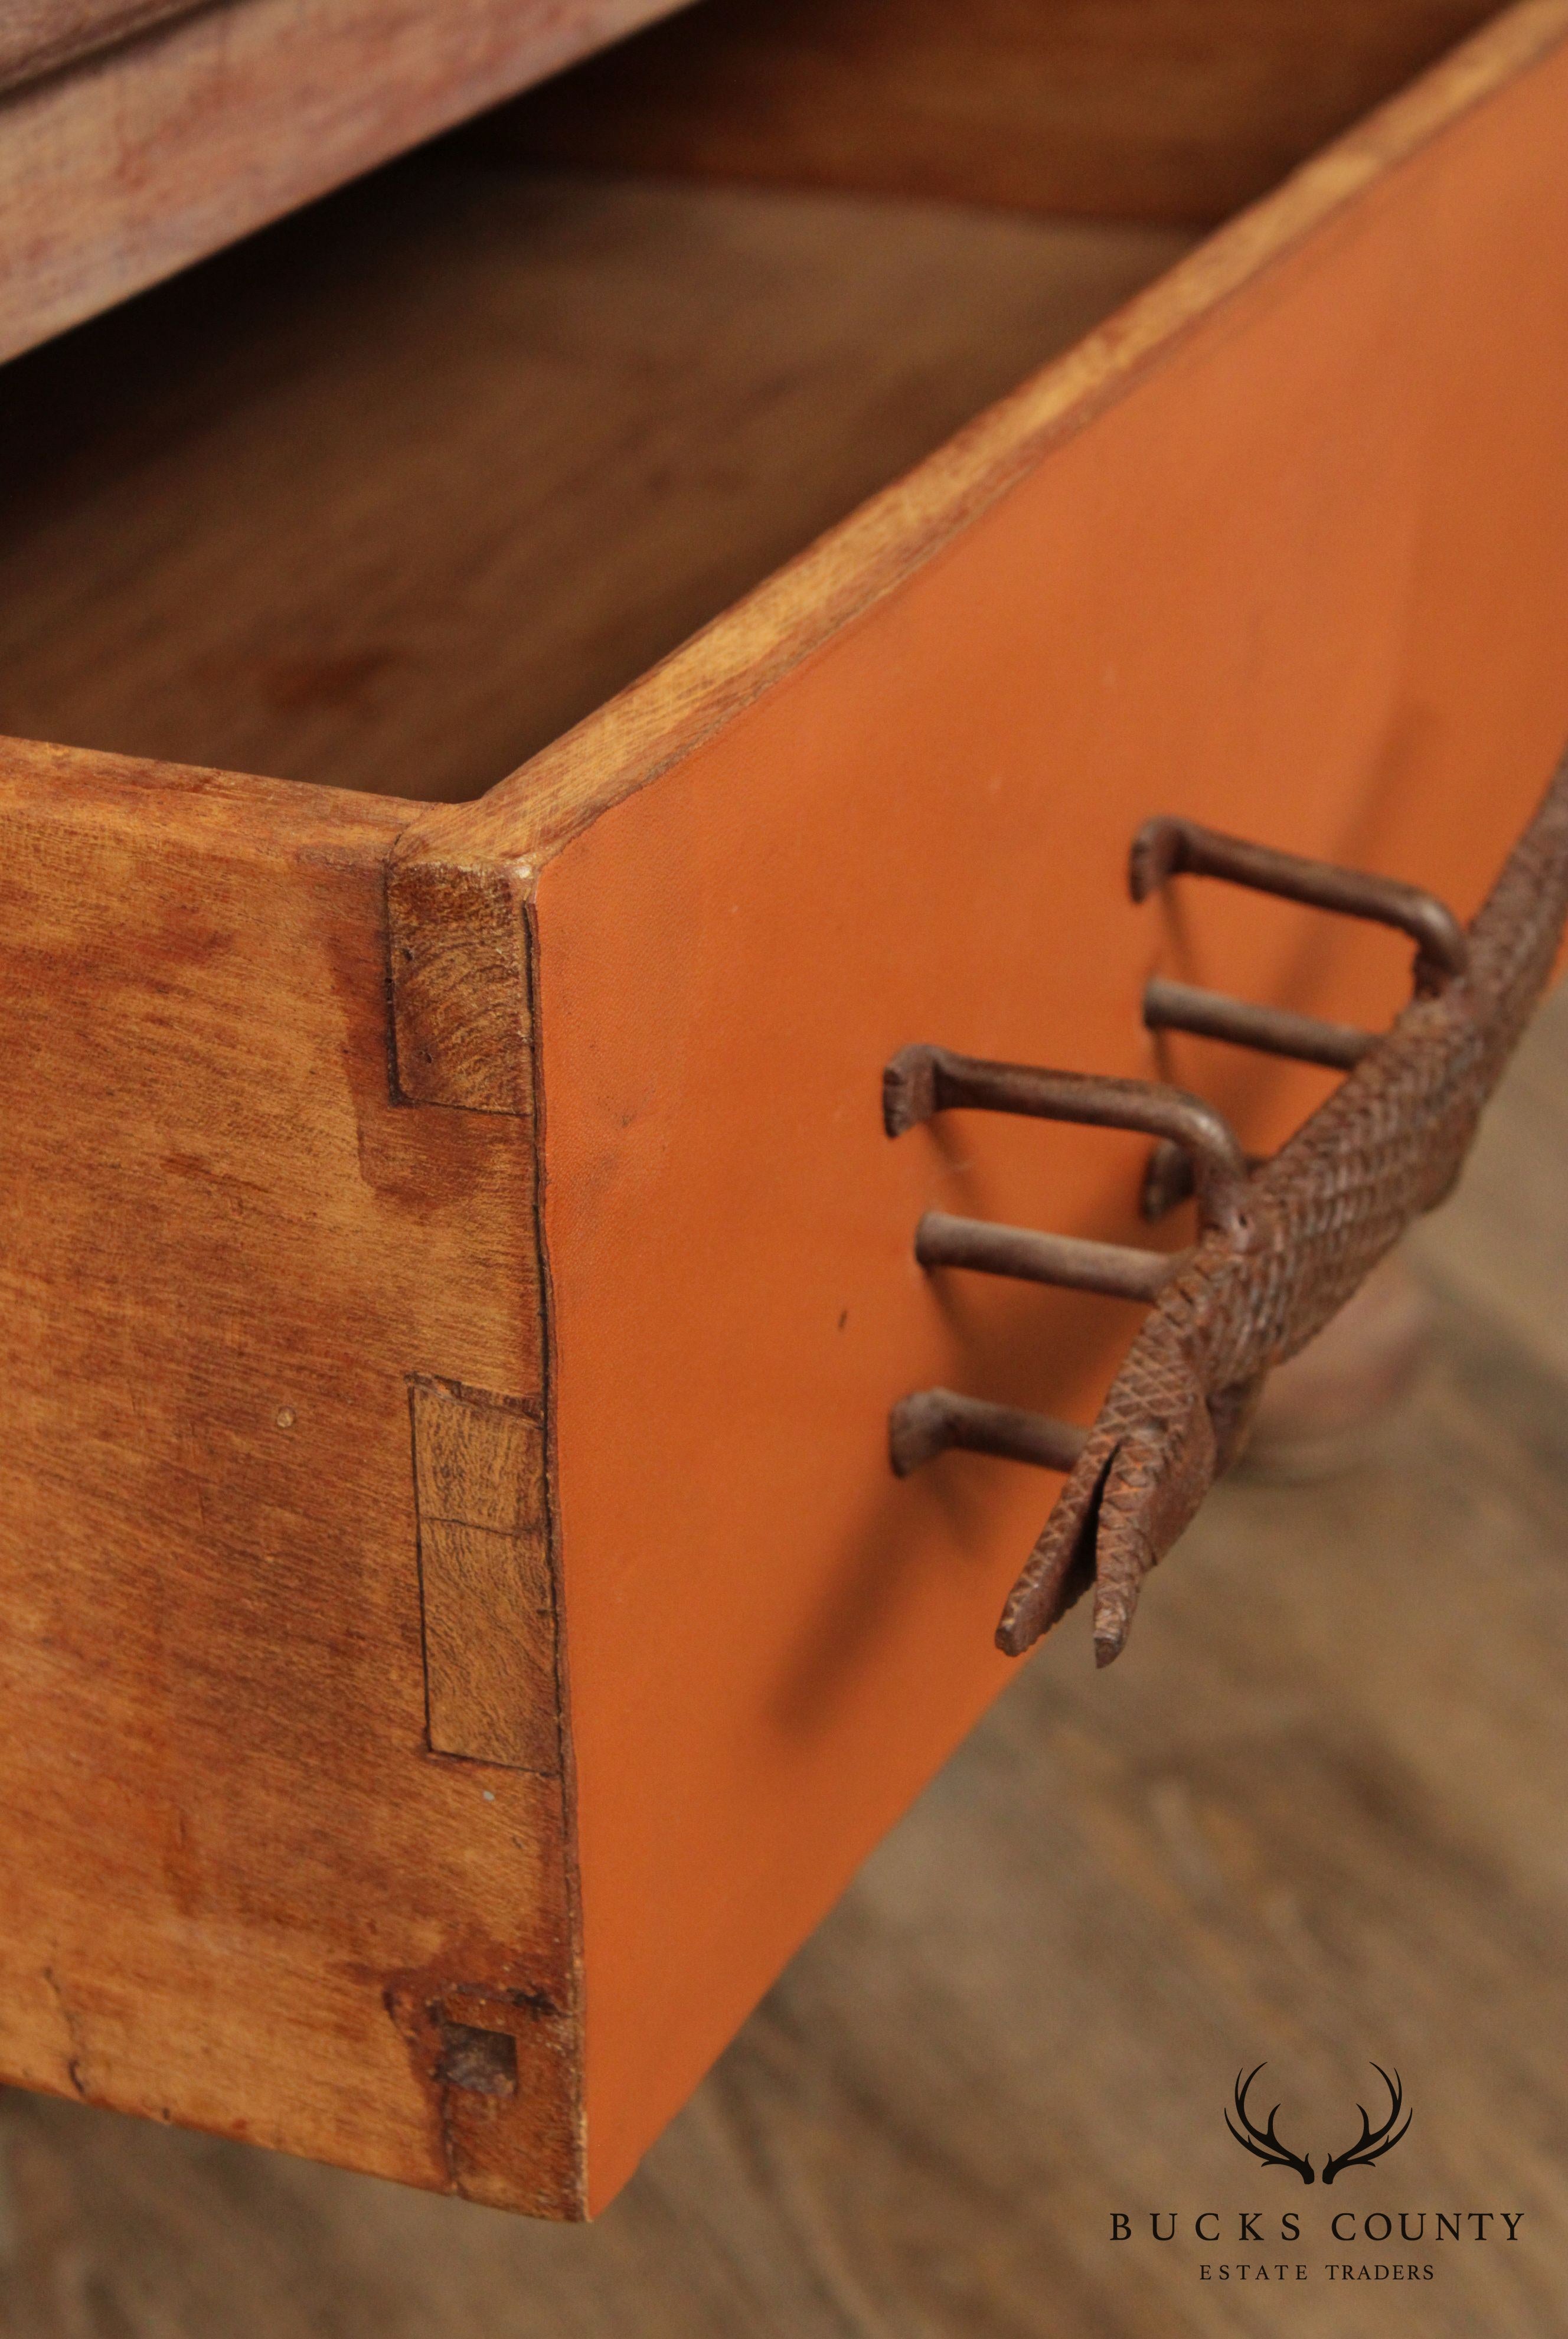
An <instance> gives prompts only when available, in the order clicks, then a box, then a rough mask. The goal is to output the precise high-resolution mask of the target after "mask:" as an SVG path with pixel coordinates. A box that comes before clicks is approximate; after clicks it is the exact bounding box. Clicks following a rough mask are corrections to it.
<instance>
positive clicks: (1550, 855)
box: [997, 758, 1568, 1664]
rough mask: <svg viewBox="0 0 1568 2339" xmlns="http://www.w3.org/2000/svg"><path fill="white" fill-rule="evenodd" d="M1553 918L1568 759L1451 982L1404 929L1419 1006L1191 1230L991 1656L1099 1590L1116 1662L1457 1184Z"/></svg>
mask: <svg viewBox="0 0 1568 2339" xmlns="http://www.w3.org/2000/svg"><path fill="white" fill-rule="evenodd" d="M1173 825H1174V824H1173ZM1175 865H1178V866H1179V865H1182V864H1175ZM1185 865H1187V866H1188V867H1191V866H1193V864H1191V863H1188V864H1185ZM1213 873H1215V874H1225V875H1228V876H1233V877H1237V876H1241V873H1240V872H1239V871H1233V870H1229V869H1227V870H1224V871H1223V872H1222V871H1220V870H1218V869H1216V870H1215V871H1214V872H1213ZM1241 882H1243V883H1245V882H1247V879H1246V878H1245V877H1244V876H1242V877H1241ZM1271 890H1277V888H1274V889H1271ZM1325 906H1327V904H1325ZM1334 906H1341V905H1340V904H1335V905H1334ZM1346 906H1348V905H1346ZM1565 917H1568V758H1565V759H1564V761H1563V764H1562V765H1560V766H1559V767H1558V770H1557V773H1556V775H1555V776H1554V778H1553V782H1552V784H1551V785H1550V786H1549V787H1548V789H1547V791H1546V794H1545V796H1544V797H1543V801H1542V803H1541V804H1540V806H1539V807H1538V809H1537V811H1536V813H1535V814H1534V816H1533V819H1532V821H1531V823H1530V824H1529V826H1528V827H1527V828H1526V830H1525V831H1524V835H1523V836H1522V837H1521V839H1520V841H1519V843H1518V844H1516V845H1515V847H1514V851H1513V853H1512V854H1510V855H1509V858H1508V860H1507V862H1506V864H1504V869H1503V872H1502V874H1501V876H1500V877H1499V878H1498V880H1497V883H1496V884H1495V885H1494V888H1493V890H1492V893H1491V894H1490V896H1489V897H1488V899H1487V901H1486V902H1485V903H1484V906H1483V908H1482V909H1481V910H1480V912H1479V913H1477V915H1476V917H1475V919H1474V923H1473V924H1472V925H1471V927H1470V929H1469V936H1468V942H1469V947H1468V950H1467V952H1464V957H1463V962H1462V964H1461V966H1460V968H1459V969H1458V970H1457V971H1455V972H1453V973H1452V979H1450V980H1448V981H1446V982H1445V984H1444V987H1443V988H1442V989H1441V991H1439V992H1437V993H1436V995H1431V991H1430V988H1429V986H1430V982H1431V980H1432V977H1433V976H1434V975H1437V976H1438V977H1439V979H1441V972H1447V968H1444V967H1442V966H1441V960H1442V959H1446V960H1447V961H1448V964H1449V966H1452V964H1453V961H1454V958H1455V956H1456V955H1457V954H1456V953H1455V952H1450V951H1441V952H1440V951H1439V950H1434V948H1433V944H1434V942H1436V943H1438V944H1439V945H1441V944H1442V943H1444V942H1445V940H1446V937H1443V936H1434V935H1433V934H1431V933H1425V932H1421V931H1419V929H1418V928H1417V927H1416V925H1415V922H1414V921H1413V922H1412V928H1411V930H1412V931H1413V932H1415V933H1417V934H1418V939H1419V940H1420V941H1421V942H1422V943H1424V944H1425V951H1424V953H1423V960H1424V961H1425V963H1424V962H1418V971H1417V988H1418V994H1420V993H1425V995H1417V997H1416V998H1415V999H1414V1000H1413V1002H1411V1004H1410V1005H1409V1006H1408V1007H1406V1008H1405V1010H1404V1012H1403V1013H1402V1014H1401V1015H1400V1016H1399V1017H1398V1018H1397V1019H1396V1021H1395V1023H1394V1024H1393V1026H1392V1027H1391V1029H1390V1030H1389V1031H1387V1032H1386V1034H1384V1035H1383V1036H1382V1037H1381V1038H1380V1039H1379V1040H1377V1041H1376V1043H1375V1044H1374V1045H1373V1046H1372V1047H1371V1048H1370V1049H1369V1050H1368V1051H1367V1053H1366V1055H1365V1056H1364V1057H1363V1059H1362V1061H1360V1062H1359V1063H1358V1064H1357V1065H1356V1068H1355V1070H1354V1071H1351V1072H1350V1073H1349V1074H1348V1076H1347V1077H1346V1080H1345V1081H1344V1082H1343V1084H1342V1085H1341V1086H1340V1087H1339V1088H1338V1089H1336V1091H1335V1092H1334V1094H1333V1095H1332V1096H1331V1097H1330V1098H1329V1099H1328V1100H1327V1101H1326V1103H1325V1104H1323V1105H1322V1106H1321V1107H1320V1108H1319V1109H1318V1110H1317V1112H1315V1113H1314V1114H1313V1115H1312V1116H1311V1118H1310V1119H1309V1120H1307V1121H1305V1122H1304V1123H1303V1125H1302V1127H1301V1128H1300V1129H1299V1130H1297V1132H1296V1134H1295V1135H1294V1136H1293V1137H1291V1138H1290V1139H1289V1140H1287V1143H1286V1144H1285V1145H1284V1146H1283V1147H1282V1148H1281V1149H1280V1150H1279V1152H1278V1153H1277V1154H1276V1155H1275V1156H1274V1157H1273V1158H1272V1160H1268V1161H1267V1162H1264V1163H1262V1164H1260V1165H1259V1166H1257V1168H1255V1169H1252V1170H1251V1171H1250V1172H1249V1174H1248V1176H1247V1182H1246V1185H1245V1188H1244V1191H1243V1196H1242V1201H1241V1207H1240V1209H1238V1211H1237V1212H1236V1213H1235V1215H1234V1217H1233V1218H1232V1219H1230V1221H1229V1222H1228V1223H1227V1224H1224V1225H1217V1226H1211V1227H1210V1228H1209V1229H1208V1231H1207V1232H1205V1233H1204V1234H1203V1235H1202V1236H1201V1238H1200V1239H1199V1241H1198V1245H1197V1247H1196V1248H1195V1249H1194V1250H1193V1251H1192V1252H1191V1253H1190V1255H1189V1257H1188V1263H1187V1264H1186V1266H1185V1267H1184V1268H1183V1269H1182V1271H1181V1272H1180V1273H1179V1275H1178V1276H1176V1277H1175V1278H1173V1279H1172V1280H1171V1281H1170V1282H1169V1284H1168V1285H1167V1286H1166V1288H1165V1289H1164V1290H1163V1291H1162V1293H1161V1294H1160V1296H1159V1299H1158V1301H1157V1302H1156V1303H1155V1305H1154V1307H1153V1308H1152V1309H1151V1311H1150V1313H1149V1318H1148V1319H1147V1321H1146V1322H1145V1324H1144V1327H1143V1329H1142V1330H1141V1332H1140V1333H1139V1337H1138V1338H1137V1340H1136V1341H1135V1342H1134V1344H1133V1347H1132V1348H1131V1351H1130V1352H1129V1356H1128V1357H1127V1360H1126V1362H1125V1364H1124V1365H1123V1366H1122V1367H1121V1370H1120V1371H1119V1374H1118V1375H1117V1377H1116V1379H1115V1381H1114V1382H1113V1383H1112V1385H1111V1387H1110V1391H1109V1395H1108V1396H1107V1397H1106V1400H1105V1403H1104V1405H1103V1406H1101V1408H1100V1414H1099V1416H1098V1418H1097V1419H1096V1421H1095V1423H1094V1425H1093V1426H1092V1428H1091V1429H1090V1433H1089V1436H1088V1438H1087V1440H1086V1442H1085V1445H1084V1449H1083V1452H1082V1454H1081V1456H1080V1458H1079V1460H1078V1462H1077V1463H1076V1464H1075V1466H1074V1467H1073V1469H1072V1472H1071V1475H1070V1476H1069V1478H1068V1480H1067V1483H1066V1485H1064V1486H1063V1487H1062V1489H1061V1492H1060V1495H1059V1496H1058V1498H1057V1501H1056V1505H1055V1507H1054V1508H1053V1510H1052V1512H1051V1514H1050V1518H1049V1519H1048V1520H1047V1522H1046V1525H1045V1528H1044V1531H1043V1532H1042V1534H1041V1535H1040V1540H1039V1542H1038V1543H1037V1544H1036V1545H1035V1547H1034V1550H1033V1552H1032V1554H1031V1557H1030V1560H1029V1564H1028V1565H1027V1566H1026V1567H1025V1569H1024V1571H1023V1574H1021V1576H1020V1578H1019V1580H1018V1583H1017V1584H1016V1585H1015V1586H1014V1587H1013V1590H1012V1593H1011V1595H1010V1597H1009V1599H1008V1602H1007V1605H1006V1607H1005V1609H1004V1610H1003V1612H1002V1617H1001V1624H1000V1626H999V1628H998V1632H997V1640H998V1643H999V1645H1000V1646H1001V1648H1002V1649H1004V1650H1006V1651H1007V1652H1008V1653H1010V1654H1012V1655H1015V1656H1016V1655H1019V1654H1021V1653H1022V1652H1023V1651H1024V1650H1025V1649H1027V1648H1028V1647H1029V1646H1030V1644H1031V1643H1032V1642H1033V1641H1035V1640H1037V1639H1038V1638H1039V1636H1040V1633H1043V1632H1045V1631H1047V1630H1048V1629H1049V1628H1050V1625H1052V1624H1053V1623H1056V1621H1057V1619H1058V1618H1059V1617H1060V1616H1061V1615H1062V1614H1064V1613H1065V1612H1066V1610H1067V1609H1068V1608H1070V1606H1071V1605H1072V1604H1073V1603H1074V1601H1076V1600H1077V1599H1078V1598H1079V1597H1080V1595H1081V1594H1083V1593H1084V1592H1086V1591H1088V1590H1089V1589H1090V1586H1091V1585H1092V1587H1093V1591H1094V1641H1095V1653H1096V1656H1097V1658H1098V1660H1099V1662H1100V1663H1101V1664H1106V1663H1109V1661H1110V1660H1111V1659H1112V1658H1113V1657H1115V1656H1116V1655H1117V1654H1118V1653H1119V1651H1120V1649H1121V1648H1122V1646H1123V1644H1124V1643H1125V1641H1126V1639H1127V1634H1128V1630H1129V1626H1130V1624H1131V1622H1132V1615H1133V1611H1134V1609H1135V1607H1136V1605H1137V1603H1138V1596H1139V1588H1140V1586H1141V1584H1142V1582H1143V1579H1144V1577H1145V1576H1146V1575H1147V1574H1148V1573H1149V1569H1150V1568H1151V1567H1153V1566H1154V1565H1156V1564H1157V1563H1158V1562H1159V1560H1160V1559H1162V1558H1163V1557H1164V1555H1165V1554H1166V1553H1167V1552H1168V1551H1169V1548H1170V1546H1171V1545H1172V1544H1173V1543H1174V1542H1175V1541H1176V1539H1177V1537H1178V1535H1180V1534H1181V1532H1182V1530H1183V1528H1184V1527H1186V1525H1188V1521H1189V1520H1190V1519H1191V1518H1192V1515H1193V1514H1194V1512H1195V1511H1196V1510H1197V1509H1198V1505H1199V1503H1200V1502H1201V1501H1202V1499H1203V1496H1204V1495H1205V1494H1206V1493H1207V1492H1208V1488H1209V1486H1210V1485H1212V1484H1213V1482H1214V1480H1215V1479H1216V1478H1217V1477H1218V1475H1219V1474H1220V1473H1221V1472H1222V1471H1223V1470H1224V1469H1226V1468H1227V1467H1228V1465H1229V1464H1230V1463H1231V1462H1233V1461H1234V1460H1235V1459H1236V1457H1237V1456H1238V1453H1239V1452H1240V1450H1241V1447H1242V1445H1243V1443H1244V1441H1245V1438H1246V1436H1247V1427H1248V1425H1249V1422H1250V1418H1251V1415H1252V1411H1253V1408H1254V1406H1256V1404H1257V1398H1258V1396H1259V1394H1260V1392H1261V1390H1262V1387H1263V1383H1264V1380H1265V1377H1267V1373H1268V1372H1269V1370H1270V1369H1271V1367H1274V1366H1276V1365H1278V1364H1283V1363H1284V1362H1285V1360H1286V1359H1287V1357H1292V1356H1294V1355H1295V1354H1296V1353H1297V1350H1298V1349H1300V1348H1302V1347H1305V1346H1306V1344H1307V1341H1308V1340H1310V1339H1311V1338H1312V1337H1313V1336H1314V1334H1315V1333H1317V1332H1319V1331H1321V1330H1322V1328H1323V1327H1324V1325H1325V1324H1326V1323H1327V1321H1328V1320H1329V1318H1330V1317H1332V1316H1333V1315H1334V1314H1335V1313H1336V1311H1337V1310H1338V1309H1339V1308H1342V1307H1343V1306H1344V1304H1345V1302H1346V1300H1347V1299H1348V1298H1350V1296H1351V1294H1352V1292H1354V1291H1355V1290H1356V1288H1357V1286H1358V1285H1359V1284H1360V1283H1361V1281H1362V1280H1363V1278H1365V1277H1366V1274H1367V1273H1368V1272H1369V1270H1370V1269H1371V1268H1373V1267H1375V1266H1376V1263H1377V1261H1378V1260H1379V1259H1380V1258H1383V1256H1384V1255H1385V1253H1386V1252H1387V1251H1388V1250H1390V1249H1391V1248H1393V1246H1394V1244H1395V1242H1396V1241H1397V1240H1398V1239H1399V1237H1400V1235H1401V1234H1402V1233H1403V1232H1404V1231H1405V1228H1406V1227H1407V1226H1408V1225H1409V1224H1410V1223H1411V1221H1412V1220H1413V1219H1415V1218H1417V1217H1419V1216H1420V1214H1421V1213H1422V1212H1423V1211H1425V1210H1430V1209H1433V1208H1434V1207H1435V1205H1436V1204H1437V1203H1439V1202H1441V1201H1442V1200H1443V1199H1445V1196H1446V1195H1447V1193H1448V1192H1449V1190H1450V1189H1451V1188H1452V1187H1453V1185H1454V1182H1455V1179H1456V1178H1457V1176H1458V1174H1459V1170H1460V1168H1461V1166H1462V1164H1463V1162H1464V1156H1465V1153H1466V1152H1467V1151H1468V1150H1469V1146H1470V1142H1471V1140H1472V1139H1473V1137H1474V1133H1475V1128H1476V1124H1477V1122H1478V1120H1479V1119H1480V1115H1481V1110H1482V1108H1483V1106H1484V1103H1485V1101H1486V1100H1487V1098H1488V1097H1489V1096H1490V1094H1491V1093H1492V1091H1493V1089H1494V1087H1495V1085H1496V1083H1497V1081H1498V1078H1499V1076H1500V1075H1501V1073H1502V1071H1503V1068H1504V1065H1505V1063H1506V1062H1507V1061H1508V1058H1509V1056H1510V1054H1511V1053H1512V1052H1513V1050H1514V1045H1515V1043H1516V1041H1518V1039H1519V1037H1520V1035H1521V1033H1522V1032H1523V1031H1524V1027H1525V1024H1526V1023H1527V1022H1528V1021H1529V1018H1530V1014H1531V1012H1532V1010H1533V1007H1534V1006H1535V1003H1536V1002H1537V1000H1538V999H1539V998H1540V996H1541V993H1542V992H1543V990H1544V988H1545V985H1546V982H1547V979H1548V977H1549V975H1550V974H1551V972H1552V966H1553V960H1554V958H1555V956H1556V952H1557V948H1558V944H1559V942H1560V940H1561V938H1562V933H1563V923H1564V919H1565ZM1433 959H1439V966H1438V967H1434V966H1432V965H1431V963H1430V962H1431V961H1432V960H1433Z"/></svg>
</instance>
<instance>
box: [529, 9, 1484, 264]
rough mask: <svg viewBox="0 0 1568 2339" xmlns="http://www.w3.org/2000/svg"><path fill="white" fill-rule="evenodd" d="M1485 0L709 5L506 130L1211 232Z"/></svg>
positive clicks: (622, 154)
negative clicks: (1204, 226)
mask: <svg viewBox="0 0 1568 2339" xmlns="http://www.w3.org/2000/svg"><path fill="white" fill-rule="evenodd" d="M1494 13H1495V0H1379V5H1376V6H1375V7H1368V6H1366V5H1364V0H1315V5H1312V6H1310V7H1304V6H1302V5H1300V0H1157V4H1156V5H1149V0H1043V5H1042V0H969V5H967V6H965V7H964V8H962V10H955V9H954V8H952V6H950V5H947V0H773V5H769V6H768V7H766V8H763V9H759V8H757V7H755V6H754V5H750V0H704V5H702V6H700V7H697V8H694V9H692V10H691V11H690V12H689V13H688V14H685V15H680V16H676V17H675V18H673V19H672V20H671V21H670V22H669V23H668V24H667V25H658V26H656V27H655V28H653V29H652V30H651V31H649V32H647V33H645V34H642V35H638V36H637V37H636V38H635V39H633V40H631V41H629V42H627V43H626V44H623V45H621V46H618V47H616V49H614V50H612V51H610V52H608V53H606V54H604V55H602V56H600V57H597V58H596V59H594V60H593V61H591V62H590V63H588V64H586V65H583V66H580V67H578V68H577V70H576V71H574V72H573V73H571V74H567V75H566V76H564V77H563V78H562V79H560V80H558V81H556V82H554V83H552V84H550V85H549V86H548V87H547V88H545V89H542V90H540V91H538V92H537V94H533V95H530V96H529V97H528V98H525V99H524V100H523V101H522V102H521V104H519V105H518V106H517V107H516V108H514V109H508V112H507V113H503V114H502V115H501V116H500V117H499V118H498V120H497V121H496V123H494V125H493V133H492V134H493V135H494V136H495V138H496V139H497V141H498V143H505V144H507V145H509V146H512V147H513V148H514V150H515V151H518V152H521V153H528V154H533V155H537V156H540V157H546V158H549V159H552V160H554V161H557V162H578V163H585V162H587V163H600V164H606V163H607V164H611V165H612V166H614V167H617V168H622V169H624V168H626V167H634V168H638V169H646V170H656V171H679V172H695V173H701V174H703V175H705V176H712V177H718V178H734V179H749V180H771V181H774V182H775V183H780V184H786V185H793V186H831V187H862V188H870V187H875V188H881V189H884V190H886V191H888V192H893V193H898V194H904V195H911V194H912V195H921V196H932V195H940V196H945V197H948V198H950V199H952V200H953V201H956V202H993V203H1006V204H1010V205H1012V206H1015V207H1016V208H1018V209H1020V210H1025V211H1042V212H1087V213H1092V214H1096V215H1098V216H1100V217H1104V218H1123V219H1143V220H1155V219H1159V220H1167V221H1172V222H1178V221H1179V222H1199V221H1208V222H1213V221H1217V220H1220V219H1223V218H1225V217H1226V215H1227V214H1228V212H1233V211H1236V210H1238V209H1239V207H1240V206H1241V205H1242V204H1243V203H1245V202H1252V201H1253V200H1255V198H1256V197H1257V196H1258V195H1261V194H1262V193H1264V192H1266V190H1267V189H1268V188H1269V187H1272V186H1274V185H1275V184H1276V183H1277V182H1278V181H1279V180H1280V179H1282V178H1283V177H1284V176H1285V173H1287V171H1288V170H1291V169H1293V168H1294V167H1295V165H1296V164H1297V163H1301V162H1303V161H1305V159H1306V158H1307V155H1308V154H1311V153H1315V152H1316V150H1317V148H1318V147H1320V146H1322V145H1324V144H1326V143H1327V141H1328V140H1329V139H1330V138H1332V137H1334V136H1336V134H1337V133H1339V132H1340V131H1342V130H1343V129H1344V128H1345V127H1346V124H1347V123H1350V122H1352V121H1354V120H1355V118H1356V115H1357V114H1358V113H1365V112H1366V109H1367V108H1368V107H1369V106H1371V105H1374V104H1377V103H1379V102H1380V101H1381V100H1382V99H1384V98H1386V97H1387V96H1389V95H1390V94H1392V93H1393V92H1394V91H1395V90H1396V89H1398V88H1400V87H1402V86H1403V84H1405V82H1407V81H1409V80H1410V79H1411V78H1412V76H1413V75H1414V74H1416V73H1418V72H1419V71H1420V70H1421V69H1422V67H1423V66H1425V65H1427V64H1431V62H1432V61H1433V60H1434V59H1435V57H1437V56H1438V55H1439V54H1441V52H1442V51H1443V50H1444V49H1445V48H1446V47H1448V46H1449V45H1450V44H1452V43H1454V42H1455V41H1457V40H1459V39H1460V38H1461V37H1462V36H1463V35H1465V34H1467V33H1470V32H1472V31H1474V28H1475V26H1476V25H1478V24H1480V23H1481V22H1482V21H1483V20H1484V18H1485V17H1487V16H1488V15H1493V14H1494Z"/></svg>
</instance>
